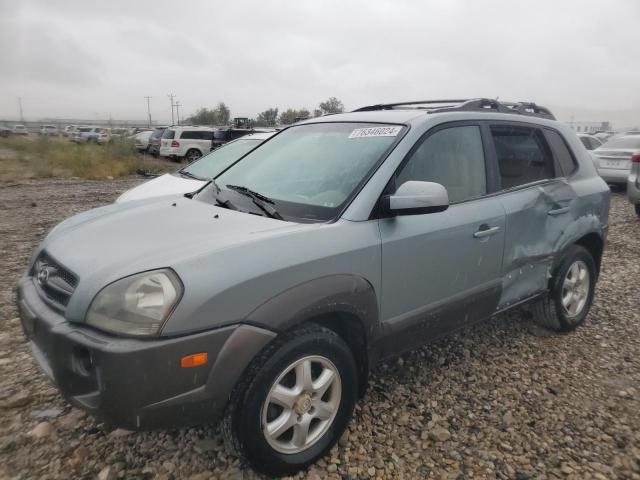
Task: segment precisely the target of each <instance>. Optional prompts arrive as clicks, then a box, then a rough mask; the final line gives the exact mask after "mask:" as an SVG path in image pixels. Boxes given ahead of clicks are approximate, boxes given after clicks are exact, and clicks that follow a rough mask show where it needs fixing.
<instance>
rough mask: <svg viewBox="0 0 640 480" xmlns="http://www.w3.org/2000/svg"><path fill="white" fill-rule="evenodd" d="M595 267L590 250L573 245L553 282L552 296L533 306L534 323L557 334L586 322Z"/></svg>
mask: <svg viewBox="0 0 640 480" xmlns="http://www.w3.org/2000/svg"><path fill="white" fill-rule="evenodd" d="M596 276H597V271H596V264H595V261H594V260H593V257H592V256H591V254H590V253H589V251H588V250H587V249H585V248H584V247H581V246H579V245H572V246H571V247H569V248H568V249H567V251H566V254H565V256H564V258H563V259H562V262H561V263H560V265H559V266H558V268H557V269H556V271H555V274H554V275H553V277H552V279H551V285H550V291H549V294H548V295H547V296H546V297H545V298H543V299H541V300H538V301H537V302H536V303H534V304H533V305H532V306H531V312H532V314H533V318H534V320H535V321H536V322H537V323H539V324H540V325H542V326H543V327H546V328H549V329H551V330H556V331H564V332H566V331H570V330H573V329H574V328H576V327H577V326H578V325H580V324H581V323H582V322H584V319H585V317H586V316H587V314H588V313H589V309H590V308H591V304H592V302H593V295H594V290H595V284H596Z"/></svg>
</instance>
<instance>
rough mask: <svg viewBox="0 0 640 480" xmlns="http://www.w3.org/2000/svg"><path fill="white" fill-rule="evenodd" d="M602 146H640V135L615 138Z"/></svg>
mask: <svg viewBox="0 0 640 480" xmlns="http://www.w3.org/2000/svg"><path fill="white" fill-rule="evenodd" d="M600 148H601V149H605V148H640V136H638V137H620V138H614V139H613V140H610V141H608V142H607V143H605V144H604V145H603V146H602V147H600Z"/></svg>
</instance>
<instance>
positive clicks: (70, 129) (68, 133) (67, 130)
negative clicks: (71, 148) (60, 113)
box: [62, 125, 78, 138]
mask: <svg viewBox="0 0 640 480" xmlns="http://www.w3.org/2000/svg"><path fill="white" fill-rule="evenodd" d="M77 127H78V125H67V126H66V127H64V129H63V130H62V136H63V137H69V138H71V137H73V134H74V133H75V131H76V128H77Z"/></svg>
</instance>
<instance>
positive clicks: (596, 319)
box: [0, 177, 640, 479]
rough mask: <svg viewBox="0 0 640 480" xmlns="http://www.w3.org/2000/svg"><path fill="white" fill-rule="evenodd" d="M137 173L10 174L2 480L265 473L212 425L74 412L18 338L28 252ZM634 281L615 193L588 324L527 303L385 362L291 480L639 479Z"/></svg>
mask: <svg viewBox="0 0 640 480" xmlns="http://www.w3.org/2000/svg"><path fill="white" fill-rule="evenodd" d="M140 181H141V180H140V179H139V178H131V177H127V178H124V179H119V180H111V181H88V180H34V181H31V182H30V183H16V182H13V183H4V184H3V183H0V271H2V272H3V275H2V277H1V278H0V322H2V329H0V478H18V479H27V478H94V477H95V476H96V475H97V474H98V472H100V471H103V474H107V473H108V474H109V475H110V476H106V477H105V478H147V479H152V478H158V479H171V478H181V479H182V478H194V479H208V478H255V477H256V476H255V475H254V474H253V473H252V472H250V471H248V470H243V469H242V466H241V465H239V464H238V461H237V460H236V459H235V457H233V456H232V455H231V454H229V453H228V452H227V451H226V450H225V447H224V445H223V444H222V439H221V435H220V433H219V430H218V428H217V427H200V428H192V429H184V430H175V431H166V432H151V433H130V432H126V431H122V430H114V429H113V428H112V427H109V426H107V425H104V424H101V423H98V422H96V421H94V420H93V419H91V418H89V417H87V416H85V415H84V414H82V413H81V412H80V411H78V410H76V409H73V408H70V407H69V406H68V405H67V404H66V403H65V402H64V401H63V400H62V398H61V397H60V396H59V394H58V392H57V390H56V389H55V388H54V387H52V386H51V385H49V383H48V382H47V380H46V378H45V377H44V376H43V375H42V374H41V373H40V372H39V371H38V370H37V368H36V367H35V365H34V363H33V360H32V358H31V353H30V351H29V348H28V345H27V343H26V342H25V341H24V338H23V335H22V332H21V328H20V323H19V320H18V314H17V311H16V308H15V305H14V297H15V290H14V286H15V284H16V281H17V279H18V277H19V276H20V275H21V274H22V272H23V269H24V267H25V265H26V263H27V260H28V257H29V255H30V254H31V251H32V249H33V248H34V247H35V245H36V244H37V243H38V241H39V240H40V239H42V237H43V236H44V235H45V234H46V232H47V231H48V230H49V229H50V228H51V227H52V226H53V225H55V224H56V223H58V222H59V221H61V220H63V219H64V218H66V217H68V216H70V215H72V214H74V213H77V212H80V211H83V210H86V209H87V208H91V207H97V206H100V205H104V204H106V203H109V202H111V201H113V200H114V199H115V198H116V197H117V196H118V195H119V194H120V193H121V192H122V191H124V190H126V189H127V188H130V187H132V186H134V185H136V184H137V183H139V182H140ZM639 280H640V221H638V219H637V218H636V216H635V214H634V213H633V210H632V207H631V206H630V205H629V204H628V203H627V202H626V200H625V198H624V196H623V195H622V194H614V195H613V197H612V206H611V218H610V232H609V237H608V245H607V249H606V251H605V255H604V260H603V266H602V274H601V279H600V282H599V284H598V288H597V293H596V300H595V303H594V306H593V308H592V311H591V313H590V315H589V316H588V317H587V320H586V323H585V325H584V326H582V327H580V328H579V329H578V330H577V331H575V332H573V333H569V334H551V333H548V332H547V331H545V330H542V329H540V328H538V327H536V326H535V325H533V324H532V323H531V322H530V321H529V320H528V319H527V318H526V312H525V311H523V310H517V311H513V312H511V313H508V314H503V315H500V316H498V317H496V318H495V319H492V320H490V321H487V322H484V323H483V324H481V325H478V326H475V327H473V328H468V329H466V330H464V331H462V332H460V333H457V334H455V335H452V336H450V337H448V338H446V339H444V340H441V341H438V342H437V343H435V344H433V345H429V346H427V347H424V348H421V349H419V350H416V351H413V352H411V353H408V354H406V355H404V356H403V357H401V358H398V359H393V360H390V361H388V362H386V363H384V364H381V365H379V366H378V368H377V369H376V371H375V372H374V374H373V375H372V377H371V380H370V385H369V389H368V392H367V395H366V397H365V398H364V399H363V400H361V401H360V402H359V404H358V407H357V409H356V413H355V419H354V421H353V422H352V423H351V425H350V429H349V433H348V434H346V435H345V436H343V438H342V439H341V440H340V442H339V445H338V446H336V447H335V448H334V450H333V451H332V453H331V455H330V456H328V457H327V458H325V459H323V460H321V461H319V462H318V463H317V464H316V465H315V466H312V467H311V468H310V470H309V471H307V472H303V473H301V474H299V475H297V476H296V477H295V478H315V479H318V478H335V479H340V478H350V479H356V478H358V479H360V478H405V479H413V478H504V479H513V478H520V479H525V478H532V479H533V478H576V479H577V478H601V479H607V478H638V479H640V469H639V463H640V414H639V413H638V412H640V311H639V309H638V305H639V303H640V288H639ZM141 388H144V387H143V386H141ZM43 422H46V423H45V424H44V425H43V424H42V423H43ZM36 427H37V428H36ZM34 429H35V430H34ZM104 469H107V470H104Z"/></svg>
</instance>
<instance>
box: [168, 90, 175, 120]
mask: <svg viewBox="0 0 640 480" xmlns="http://www.w3.org/2000/svg"><path fill="white" fill-rule="evenodd" d="M167 97H169V100H170V101H171V125H175V123H176V121H175V119H174V118H173V107H174V106H175V105H174V104H173V99H174V98H175V97H176V96H175V95H174V94H173V93H169V94H168V95H167Z"/></svg>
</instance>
